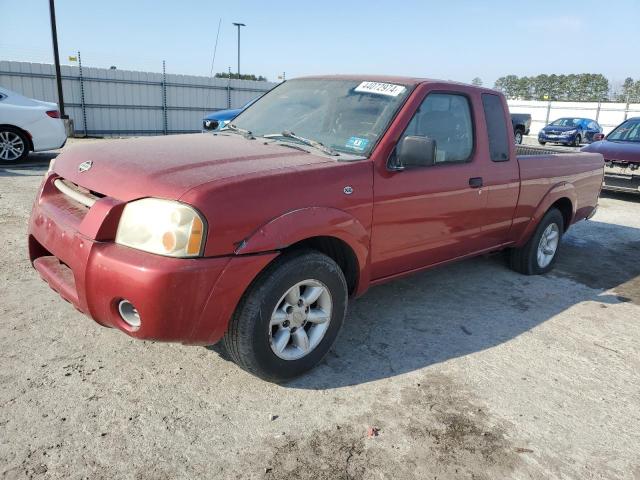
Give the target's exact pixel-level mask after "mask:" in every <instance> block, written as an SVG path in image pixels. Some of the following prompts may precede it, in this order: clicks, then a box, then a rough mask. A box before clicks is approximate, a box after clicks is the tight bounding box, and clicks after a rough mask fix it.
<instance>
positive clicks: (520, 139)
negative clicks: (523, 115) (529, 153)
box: [515, 130, 522, 145]
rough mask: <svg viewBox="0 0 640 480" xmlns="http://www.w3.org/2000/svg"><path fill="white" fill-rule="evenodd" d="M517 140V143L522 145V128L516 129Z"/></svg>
mask: <svg viewBox="0 0 640 480" xmlns="http://www.w3.org/2000/svg"><path fill="white" fill-rule="evenodd" d="M515 141H516V145H522V130H516V133H515Z"/></svg>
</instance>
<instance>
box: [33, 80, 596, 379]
mask: <svg viewBox="0 0 640 480" xmlns="http://www.w3.org/2000/svg"><path fill="white" fill-rule="evenodd" d="M508 115H509V113H508V107H507V104H506V101H505V99H504V97H503V96H502V94H500V93H498V92H496V91H493V90H489V89H485V88H480V87H473V86H470V85H463V84H458V83H452V82H441V81H434V80H420V79H412V78H403V77H371V76H369V77H361V76H327V77H322V76H318V77H309V78H304V79H297V80H289V81H287V82H286V83H282V84H280V85H279V86H277V87H276V88H275V89H273V90H272V91H270V92H269V93H267V94H266V95H265V97H263V99H262V100H261V101H260V102H258V103H256V104H255V105H253V106H252V107H251V108H249V109H247V110H245V111H244V112H243V113H241V114H240V115H239V116H238V117H236V119H235V120H234V122H233V124H229V125H227V127H226V128H225V130H223V131H221V132H219V133H218V134H217V135H198V134H195V135H179V136H169V137H146V138H137V139H131V140H123V141H118V142H105V143H103V144H100V145H95V144H94V145H76V146H74V147H73V148H71V149H68V150H66V151H65V152H64V153H62V154H61V155H60V156H58V157H57V158H56V159H55V162H54V163H53V165H52V167H51V169H50V172H49V173H48V174H47V175H46V177H45V179H44V181H43V183H42V186H41V188H40V190H39V192H38V198H37V201H36V202H35V204H34V208H33V211H32V214H31V219H30V223H29V239H28V240H29V241H28V243H29V255H30V259H31V261H32V262H33V266H34V267H35V269H36V270H37V271H38V272H39V274H40V275H41V276H42V278H43V279H44V280H46V281H47V282H48V284H49V285H50V286H51V287H52V288H53V289H54V290H56V291H58V292H59V294H60V295H61V296H62V297H63V298H64V299H66V300H68V301H69V302H71V303H72V304H73V305H74V306H75V307H76V308H77V309H78V310H80V311H82V312H84V313H85V314H87V315H89V316H91V317H93V318H94V319H95V321H96V322H98V323H99V324H101V325H104V326H108V327H113V328H117V329H119V330H121V331H123V332H124V333H126V334H127V335H130V336H132V337H135V338H139V339H149V340H159V341H175V342H182V343H185V344H200V345H209V344H213V343H215V342H218V341H220V340H222V342H223V343H224V346H225V349H226V351H227V352H228V354H229V356H230V357H231V358H232V359H233V360H234V361H235V362H236V363H237V364H238V365H239V366H241V367H242V368H244V369H246V370H248V371H249V372H252V373H253V374H256V375H258V376H260V377H262V378H265V379H269V380H276V381H279V380H284V379H288V378H291V377H294V376H296V375H299V374H301V373H303V372H305V371H306V370H308V369H310V368H312V367H313V366H314V365H316V364H317V363H318V362H319V361H320V360H321V359H322V358H323V356H324V355H325V354H326V353H327V352H328V350H329V348H330V347H331V345H332V344H333V343H334V341H335V339H336V337H337V335H338V332H339V331H340V328H341V326H342V323H343V321H344V318H345V314H346V310H347V303H348V301H349V298H352V297H357V296H359V295H362V294H363V293H364V292H365V291H367V289H368V288H369V287H370V286H372V285H377V284H380V283H383V282H386V281H389V280H392V279H394V278H398V277H402V276H405V275H408V274H411V273H414V272H417V271H420V270H423V269H425V268H430V267H434V266H436V265H441V264H443V263H447V262H451V261H454V260H460V259H464V258H468V257H471V256H475V255H480V254H484V253H487V252H494V251H498V250H503V249H508V250H509V253H510V265H511V268H513V269H514V270H516V271H518V272H520V273H523V274H527V275H535V274H543V273H546V272H548V271H549V270H551V268H553V265H554V262H555V261H556V259H557V256H558V251H559V246H560V240H561V238H562V236H563V234H564V233H565V232H566V231H567V229H568V228H570V226H571V225H572V224H574V223H576V222H578V221H580V220H583V219H586V218H589V217H590V216H591V215H592V214H593V213H594V211H595V209H596V205H597V201H598V194H599V191H600V185H601V183H602V172H603V158H602V155H600V154H595V153H574V154H540V153H539V152H537V154H536V155H534V156H522V155H517V154H516V146H515V145H514V142H513V140H512V137H511V127H510V126H509V117H508ZM470 301H472V300H470Z"/></svg>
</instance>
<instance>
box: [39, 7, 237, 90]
mask: <svg viewBox="0 0 640 480" xmlns="http://www.w3.org/2000/svg"><path fill="white" fill-rule="evenodd" d="M51 1H53V0H51ZM233 24H234V25H235V26H236V27H238V80H240V27H246V25H245V24H244V23H237V22H233Z"/></svg>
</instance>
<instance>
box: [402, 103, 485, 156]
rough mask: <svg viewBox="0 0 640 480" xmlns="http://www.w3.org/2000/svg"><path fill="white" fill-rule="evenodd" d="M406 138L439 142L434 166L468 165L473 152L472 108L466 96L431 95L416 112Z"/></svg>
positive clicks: (436, 145)
mask: <svg viewBox="0 0 640 480" xmlns="http://www.w3.org/2000/svg"><path fill="white" fill-rule="evenodd" d="M404 135H405V136H421V137H428V138H430V139H433V140H434V141H435V148H436V151H435V159H434V165H437V164H441V163H449V162H467V161H469V159H470V158H471V153H472V152H473V123H472V121H471V107H470V106H469V100H468V99H467V97H466V96H464V95H459V94H454V93H431V94H429V95H428V96H427V98H425V99H424V101H423V102H422V104H421V105H420V108H419V109H418V111H417V112H416V113H415V115H414V116H413V118H412V119H411V122H410V123H409V126H408V127H407V129H406V130H405V132H404Z"/></svg>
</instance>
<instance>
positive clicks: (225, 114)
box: [202, 97, 260, 131]
mask: <svg viewBox="0 0 640 480" xmlns="http://www.w3.org/2000/svg"><path fill="white" fill-rule="evenodd" d="M258 98H260V97H258ZM258 98H254V99H253V100H251V101H250V102H248V103H247V104H245V105H243V106H242V107H241V108H232V109H228V110H218V111H216V112H213V113H210V114H209V115H207V116H206V117H204V118H203V119H202V128H203V129H204V130H206V131H214V130H220V129H222V128H224V127H225V125H227V123H229V122H230V121H231V120H233V119H234V118H236V117H237V116H238V115H240V113H241V112H242V111H243V110H245V109H246V108H249V107H250V106H251V105H252V104H253V103H254V102H255V101H256V100H258Z"/></svg>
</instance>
